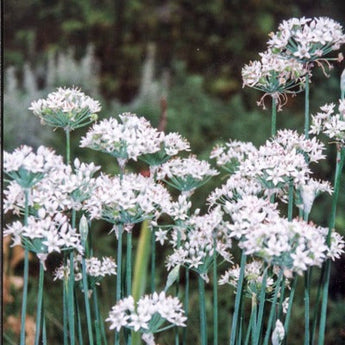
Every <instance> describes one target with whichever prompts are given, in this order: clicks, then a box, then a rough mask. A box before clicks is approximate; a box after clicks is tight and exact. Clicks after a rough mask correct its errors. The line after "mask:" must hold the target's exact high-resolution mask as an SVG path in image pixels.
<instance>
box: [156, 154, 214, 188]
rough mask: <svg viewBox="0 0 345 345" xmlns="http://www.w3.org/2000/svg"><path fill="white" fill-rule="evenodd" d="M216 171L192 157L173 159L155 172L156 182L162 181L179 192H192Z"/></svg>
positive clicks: (204, 162)
mask: <svg viewBox="0 0 345 345" xmlns="http://www.w3.org/2000/svg"><path fill="white" fill-rule="evenodd" d="M215 175H218V171H217V170H215V169H213V168H211V166H210V164H209V163H208V162H206V161H201V160H198V159H197V158H196V157H194V156H190V157H188V158H180V157H177V158H173V159H171V160H170V161H168V162H166V163H164V164H162V165H161V166H160V167H159V169H158V171H157V180H163V181H165V182H166V183H167V184H169V185H171V186H173V187H174V188H176V189H178V190H180V191H192V190H194V189H195V188H198V187H200V186H201V185H203V184H204V183H206V182H207V181H208V180H209V179H210V178H211V177H212V176H215Z"/></svg>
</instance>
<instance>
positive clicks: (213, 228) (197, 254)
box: [167, 207, 231, 280]
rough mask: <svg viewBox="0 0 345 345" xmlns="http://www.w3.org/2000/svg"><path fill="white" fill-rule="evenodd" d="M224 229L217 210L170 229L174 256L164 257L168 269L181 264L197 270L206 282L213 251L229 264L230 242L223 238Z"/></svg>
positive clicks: (225, 237)
mask: <svg viewBox="0 0 345 345" xmlns="http://www.w3.org/2000/svg"><path fill="white" fill-rule="evenodd" d="M226 233H227V227H226V226H225V224H224V221H223V213H222V211H221V210H220V207H216V208H214V209H213V210H211V211H210V212H209V213H207V214H205V215H203V216H199V215H197V214H195V215H193V216H191V217H189V219H187V220H186V221H185V222H183V223H182V224H181V225H179V226H175V227H174V228H173V233H172V240H171V244H172V246H173V248H174V252H173V254H171V255H169V256H168V258H167V268H168V270H170V269H171V268H173V267H175V266H178V265H183V266H186V267H188V268H190V269H192V270H195V271H197V272H198V273H199V274H200V275H201V276H202V277H203V278H204V279H206V280H207V271H208V269H209V266H210V264H211V263H212V260H213V252H214V250H216V252H217V254H220V255H222V257H223V258H224V259H225V260H227V261H231V255H230V253H229V252H230V248H231V239H230V238H229V237H228V236H226Z"/></svg>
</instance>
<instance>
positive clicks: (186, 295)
mask: <svg viewBox="0 0 345 345" xmlns="http://www.w3.org/2000/svg"><path fill="white" fill-rule="evenodd" d="M189 275H190V271H189V268H186V283H185V289H184V291H185V293H184V313H185V316H186V317H187V319H188V313H189ZM182 344H183V345H186V344H187V327H184V328H183V332H182Z"/></svg>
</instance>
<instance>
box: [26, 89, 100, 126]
mask: <svg viewBox="0 0 345 345" xmlns="http://www.w3.org/2000/svg"><path fill="white" fill-rule="evenodd" d="M29 110H32V111H33V113H34V115H36V116H38V117H40V118H41V121H42V123H43V124H47V125H50V126H53V127H63V128H66V129H76V128H79V127H82V126H85V125H87V124H89V123H91V122H92V121H95V120H96V119H97V115H96V113H98V112H99V111H100V110H101V106H100V104H99V102H98V101H95V100H94V99H92V98H91V97H89V96H86V95H85V94H84V93H83V92H81V91H80V90H79V89H77V88H72V89H70V88H61V87H60V88H58V89H57V91H55V92H52V93H50V94H49V95H48V96H47V98H46V99H39V100H38V101H35V102H32V103H31V106H30V108H29Z"/></svg>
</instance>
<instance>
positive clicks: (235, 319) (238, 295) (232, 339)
mask: <svg viewBox="0 0 345 345" xmlns="http://www.w3.org/2000/svg"><path fill="white" fill-rule="evenodd" d="M246 260H247V257H246V255H245V253H244V252H243V251H242V254H241V266H240V276H239V279H238V283H237V292H236V298H235V310H234V314H233V317H232V326H231V336H230V345H235V341H236V334H237V323H238V315H239V310H240V304H241V298H242V288H243V281H244V270H245V266H246Z"/></svg>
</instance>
